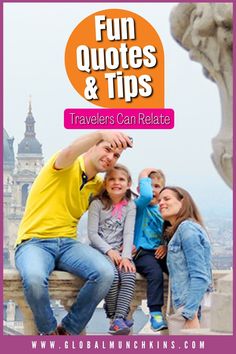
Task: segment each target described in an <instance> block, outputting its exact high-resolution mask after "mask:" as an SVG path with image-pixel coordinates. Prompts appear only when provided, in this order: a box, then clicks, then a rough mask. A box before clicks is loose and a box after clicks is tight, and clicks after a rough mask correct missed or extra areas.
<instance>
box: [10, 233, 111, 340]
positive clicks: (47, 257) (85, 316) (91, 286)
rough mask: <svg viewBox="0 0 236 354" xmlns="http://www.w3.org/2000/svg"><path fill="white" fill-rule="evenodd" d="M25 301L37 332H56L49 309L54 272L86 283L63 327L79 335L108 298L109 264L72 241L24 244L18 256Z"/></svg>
mask: <svg viewBox="0 0 236 354" xmlns="http://www.w3.org/2000/svg"><path fill="white" fill-rule="evenodd" d="M15 262H16V267H17V269H18V270H19V272H20V274H21V277H22V283H23V288H24V294H25V297H26V300H27V302H28V304H29V306H30V308H31V310H32V312H33V315H34V319H35V322H36V326H37V328H38V331H39V332H40V333H42V334H48V333H52V332H54V331H55V329H56V327H57V323H56V319H55V317H54V315H53V311H52V309H51V306H50V299H49V292H48V279H49V276H50V274H51V272H52V271H53V270H54V269H57V270H63V271H66V272H69V273H72V274H74V275H77V276H78V277H81V278H83V279H84V280H85V284H84V285H83V287H82V288H81V289H80V291H79V293H78V295H77V298H76V301H75V302H74V304H73V305H72V307H71V309H70V312H69V313H68V314H67V315H66V316H65V317H64V318H63V320H62V325H63V327H64V328H65V329H66V331H67V332H69V333H70V334H79V333H80V332H81V331H82V330H83V329H84V328H85V326H86V324H87V323H88V321H89V320H90V318H91V317H92V315H93V312H94V310H95V309H96V306H97V304H98V303H99V302H100V301H101V300H102V299H103V298H104V297H105V296H106V294H107V293H108V291H109V289H110V286H111V284H112V282H113V279H114V271H113V268H112V265H111V264H110V262H109V261H108V260H107V259H106V258H105V257H104V256H103V255H102V254H101V253H99V252H98V251H96V250H95V249H93V248H92V247H90V246H88V245H84V244H82V243H80V242H78V241H76V240H73V239H71V238H67V237H63V238H50V239H39V238H33V239H31V240H28V241H25V242H23V243H21V244H20V245H19V246H18V247H17V248H16V252H15Z"/></svg>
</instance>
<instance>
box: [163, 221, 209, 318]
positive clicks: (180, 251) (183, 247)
mask: <svg viewBox="0 0 236 354" xmlns="http://www.w3.org/2000/svg"><path fill="white" fill-rule="evenodd" d="M167 266H168V269H169V276H170V282H171V292H172V303H173V306H174V308H176V309H177V308H179V307H181V306H183V311H182V315H183V316H184V317H185V318H188V319H193V317H194V314H195V312H197V311H198V309H199V306H200V304H201V301H202V298H203V296H204V294H205V292H206V291H207V290H208V289H209V288H210V286H211V283H212V275H211V274H212V273H211V246H210V242H209V238H208V236H207V234H206V232H205V230H204V229H203V228H202V227H201V226H200V225H199V224H197V223H196V222H194V221H191V220H185V221H183V222H182V223H181V224H180V225H179V226H178V228H177V230H176V231H175V233H174V235H173V237H172V238H171V240H170V242H169V244H168V253H167Z"/></svg>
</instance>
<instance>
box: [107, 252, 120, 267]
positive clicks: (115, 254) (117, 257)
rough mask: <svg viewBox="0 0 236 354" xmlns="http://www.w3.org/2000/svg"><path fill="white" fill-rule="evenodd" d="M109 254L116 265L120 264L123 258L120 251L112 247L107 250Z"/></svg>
mask: <svg viewBox="0 0 236 354" xmlns="http://www.w3.org/2000/svg"><path fill="white" fill-rule="evenodd" d="M107 255H108V257H110V258H111V260H112V262H113V263H114V264H116V265H119V264H120V261H121V260H122V258H121V255H120V253H119V252H118V251H116V250H113V249H111V250H109V251H108V252H107Z"/></svg>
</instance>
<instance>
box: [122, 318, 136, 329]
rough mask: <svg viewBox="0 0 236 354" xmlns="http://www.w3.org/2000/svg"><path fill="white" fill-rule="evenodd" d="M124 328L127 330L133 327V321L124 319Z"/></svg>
mask: <svg viewBox="0 0 236 354" xmlns="http://www.w3.org/2000/svg"><path fill="white" fill-rule="evenodd" d="M124 321H125V324H126V326H128V327H129V328H131V327H133V325H134V321H133V320H127V319H124Z"/></svg>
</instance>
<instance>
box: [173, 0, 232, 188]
mask: <svg viewBox="0 0 236 354" xmlns="http://www.w3.org/2000/svg"><path fill="white" fill-rule="evenodd" d="M232 18H233V6H232V3H183V4H178V5H177V6H176V7H175V8H174V9H173V10H172V12H171V16H170V23H171V32H172V35H173V36H174V38H175V39H176V41H177V42H178V43H179V44H180V45H181V46H182V47H183V48H185V49H186V50H188V51H189V56H190V58H191V59H192V60H195V61H198V62H200V63H201V64H202V66H203V72H204V74H205V75H206V77H207V78H209V79H211V80H212V81H214V82H215V83H216V84H217V86H218V89H219V94H220V100H221V107H222V123H221V127H220V131H219V133H218V134H217V136H216V137H214V138H213V139H212V147H213V153H212V156H211V157H212V160H213V163H214V165H215V167H216V169H217V171H218V173H219V174H220V176H221V177H222V178H223V180H224V181H225V182H226V183H227V185H228V186H229V187H231V188H232V171H233V153H232V145H233V121H232V114H233V112H232V109H233V107H232V98H233V97H232V59H233V58H232V47H233V38H232Z"/></svg>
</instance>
